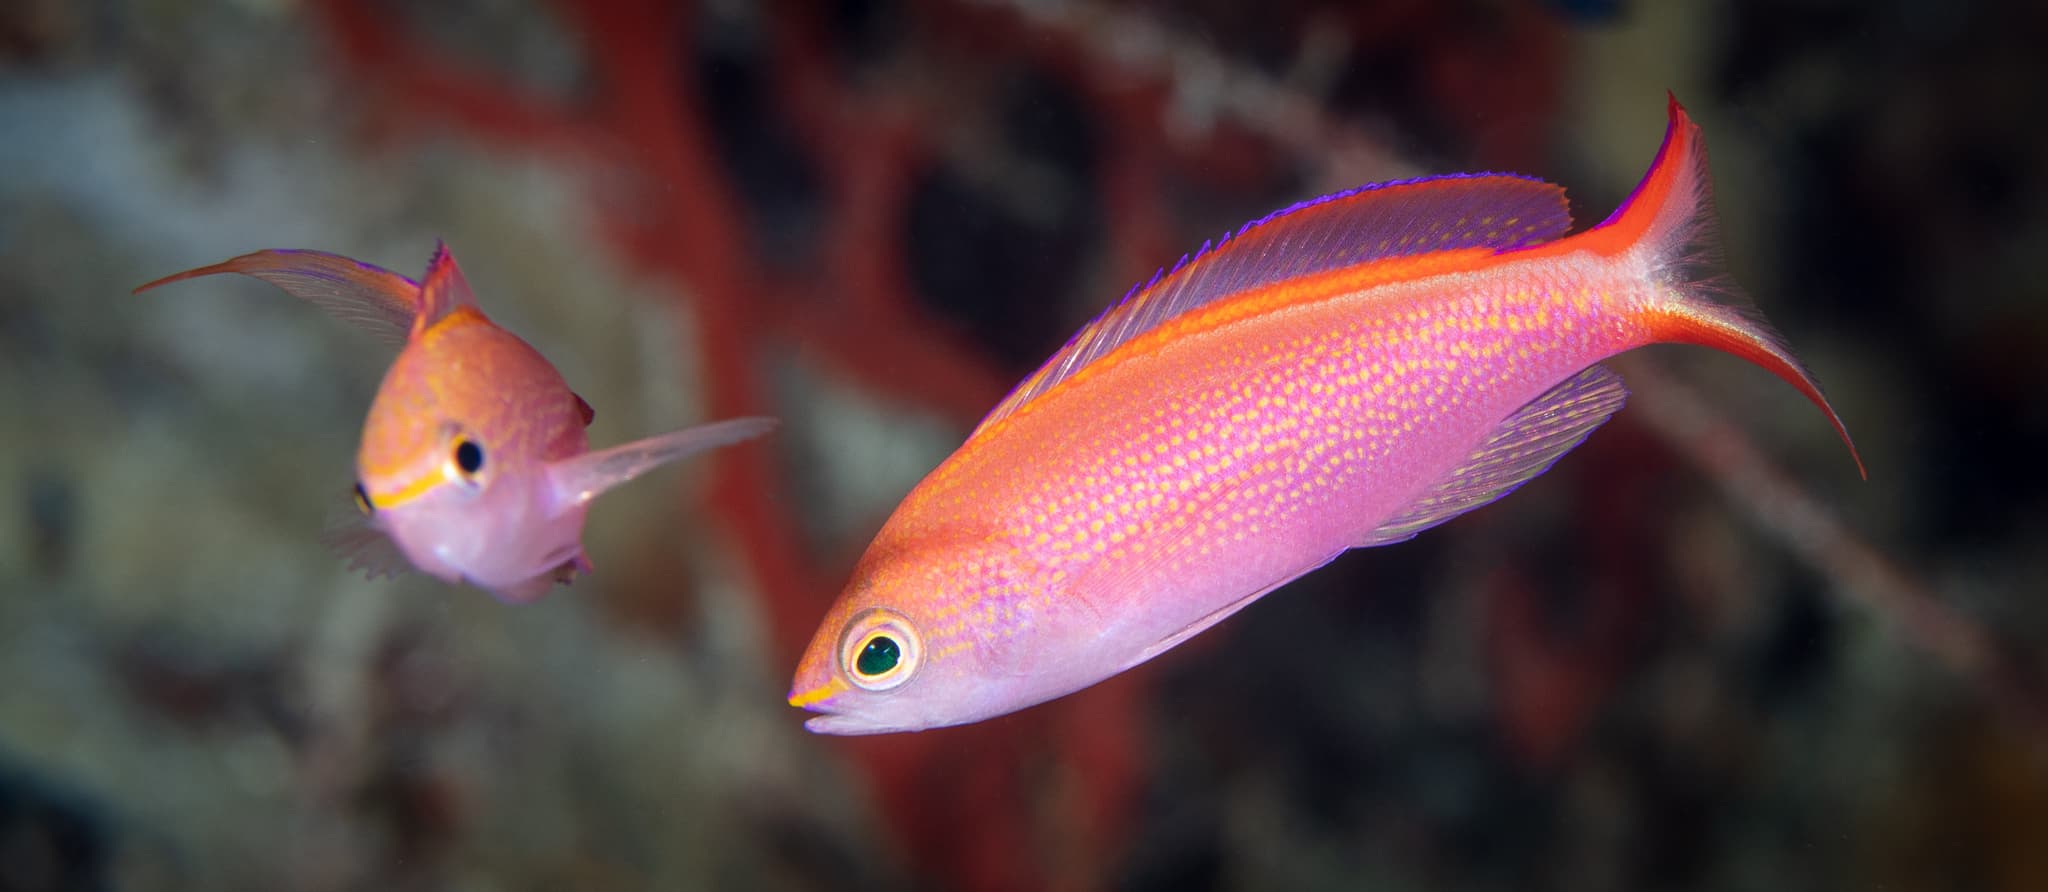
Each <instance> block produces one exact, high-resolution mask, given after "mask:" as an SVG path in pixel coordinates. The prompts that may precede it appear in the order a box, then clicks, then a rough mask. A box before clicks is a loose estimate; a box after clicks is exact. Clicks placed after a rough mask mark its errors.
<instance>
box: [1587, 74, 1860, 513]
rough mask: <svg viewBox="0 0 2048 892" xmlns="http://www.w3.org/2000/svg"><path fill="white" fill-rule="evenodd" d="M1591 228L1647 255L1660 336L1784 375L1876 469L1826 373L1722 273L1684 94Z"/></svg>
mask: <svg viewBox="0 0 2048 892" xmlns="http://www.w3.org/2000/svg"><path fill="white" fill-rule="evenodd" d="M1585 235H1586V237H1587V238H1586V242H1587V243H1588V244H1589V246H1590V247H1592V248H1593V249H1595V250H1598V251H1600V252H1602V253H1606V254H1610V255H1619V256H1624V257H1626V258H1627V259H1628V260H1629V261H1632V262H1637V263H1642V264H1645V265H1646V266H1647V267H1648V270H1649V276H1650V278H1651V280H1653V281H1656V282H1659V283H1661V284H1662V285H1663V286H1664V287H1662V288H1659V289H1657V291H1658V293H1659V294H1660V296H1661V300H1659V301H1657V302H1656V303H1654V304H1653V305H1652V306H1650V307H1648V308H1647V309H1646V311H1645V314H1646V318H1645V319H1644V321H1645V322H1646V323H1647V325H1648V327H1649V330H1650V334H1651V337H1652V340H1654V341H1659V342H1677V343H1688V344H1698V345H1700V346H1704V347H1712V348H1714V349H1716V350H1720V351H1722V352H1725V353H1730V354H1733V355H1735V356H1739V357H1741V358H1743V359H1746V360H1748V361H1750V362H1752V363H1755V364H1756V365H1758V366H1761V367H1763V368H1764V369H1766V370H1768V371H1769V372H1771V373H1772V374H1774V375H1777V376H1778V377H1779V378H1782V379H1784V381H1785V382H1786V383H1788V384H1790V385H1792V386H1793V387H1794V388H1797V389H1798V390H1799V392H1800V393H1803V394H1805V395H1806V398H1807V399H1809V400H1811V401H1812V402H1813V404H1814V405H1815V406H1817V407H1819V408H1820V410H1821V412H1822V413H1824V414H1826V415H1827V419H1828V422H1829V423H1831V424H1833V425H1834V428H1835V433H1836V434H1838V435H1839V436H1840V437H1841V438H1842V443H1843V444H1844V445H1846V446H1848V448H1849V455H1850V457H1851V458H1852V459H1854V460H1855V462H1856V471H1857V473H1858V474H1861V475H1863V476H1864V477H1865V478H1866V479H1867V478H1868V476H1869V475H1868V473H1867V472H1866V471H1865V470H1864V466H1863V457H1862V455H1861V454H1859V453H1858V452H1857V450H1856V443H1855V441H1853V440H1851V439H1850V437H1849V429H1848V427H1847V426H1846V425H1844V424H1843V423H1842V419H1841V416H1839V415H1837V414H1836V413H1835V409H1834V407H1833V406H1832V405H1830V404H1829V403H1828V399H1827V395H1826V394H1825V393H1823V392H1822V390H1821V387H1820V382H1818V381H1816V380H1814V377H1813V375H1812V373H1810V372H1808V371H1807V370H1806V367H1805V365H1803V364H1802V363H1800V361H1799V359H1798V358H1797V357H1796V356H1794V355H1793V354H1792V350H1791V348H1789V347H1787V346H1786V344H1785V340H1784V338H1783V337H1782V336H1780V335H1779V334H1778V333H1777V331H1776V330H1775V329H1774V328H1772V326H1771V324H1770V323H1769V322H1768V321H1767V320H1765V319H1764V316H1763V314H1762V313H1761V312H1760V311H1758V310H1757V308H1756V305H1755V304H1754V303H1753V302H1751V301H1750V300H1749V298H1748V297H1747V296H1746V295H1745V294H1743V292H1742V290H1741V289H1740V288H1739V287H1738V286H1736V284H1735V283H1734V282H1733V281H1732V280H1730V279H1729V278H1727V276H1726V275H1725V274H1724V273H1723V266H1722V263H1721V243H1720V235H1719V232H1718V228H1717V225H1716V220H1715V216H1714V208H1713V184H1712V180H1711V179H1710V177H1709V175H1708V171H1707V154H1706V147H1705V146H1704V145H1702V144H1701V141H1700V128H1699V125H1698V124H1695V123H1693V121H1692V118H1691V117H1690V116H1688V115H1687V114H1686V113H1685V108H1684V107H1683V106H1680V105H1679V104H1678V99H1677V97H1675V96H1674V97H1672V98H1671V100H1670V122H1669V124H1668V126H1667V128H1666V129H1665V132H1664V144H1663V145H1662V146H1661V147H1660V148H1659V149H1658V150H1657V158H1656V160H1655V161H1654V162H1652V163H1651V165H1650V170H1649V172H1648V173H1646V174H1644V175H1643V181H1642V182H1641V183H1640V184H1638V185H1637V186H1636V189H1635V192H1633V193H1632V194H1630V195H1629V197H1628V200H1627V201H1624V202H1623V203H1622V205H1621V207H1619V208H1617V209H1616V210H1615V212H1614V214H1613V215H1611V216H1609V217H1608V218H1607V220H1605V221H1604V222H1602V223H1601V224H1600V225H1599V226H1597V227H1595V228H1594V229H1592V230H1590V231H1588V232H1587V233H1586V234H1585Z"/></svg>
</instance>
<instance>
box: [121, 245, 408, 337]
mask: <svg viewBox="0 0 2048 892" xmlns="http://www.w3.org/2000/svg"><path fill="white" fill-rule="evenodd" d="M216 273H240V274H242V275H245V276H249V277H251V278H255V279H262V280H263V281H265V282H269V283H270V284H272V285H276V286H277V287H279V288H282V289H284V291H285V293H286V294H290V295H291V296H293V297H296V298H298V299H300V300H303V301H305V302H307V303H309V304H312V305H314V306H316V307H319V308H320V309H321V310H322V311H323V312H325V313H327V315H329V316H333V317H334V318H336V319H339V320H341V321H343V322H346V323H348V324H350V325H353V326H356V327H357V328H360V329H362V330H364V331H367V332H369V333H370V334H372V335H375V336H376V338H377V339H378V340H380V341H383V342H385V343H388V344H403V343H405V335H406V332H408V331H410V330H411V329H412V320H413V316H414V315H415V310H414V307H415V304H414V301H415V299H417V298H418V296H419V292H420V286H419V283H417V282H414V281H413V280H411V279H408V278H406V277H404V276H401V275H399V274H397V273H394V272H392V271H390V270H388V269H384V268H382V267H378V266H372V265H370V264H367V263H363V262H361V261H358V260H351V259H349V258H347V257H343V256H341V255H339V254H329V253H327V252H325V251H305V250H295V249H290V248H280V249H275V250H269V251H256V252H254V253H250V254H244V255H242V256H240V257H236V258H233V259H230V260H223V261H221V262H219V263H216V264H214V265H212V266H202V267H199V268H198V269H190V270H186V271H184V272H182V273H177V274H175V275H169V276H165V277H163V278H161V279H158V280H156V281H154V282H150V283H149V284H147V285H142V286H139V287H137V288H136V289H135V292H136V293H137V294H140V293H142V292H144V291H148V290H149V289H151V288H155V287H158V286H160V285H168V284H170V283H172V282H178V281H183V280H185V279H195V278H198V277H200V276H210V275H214V274H216Z"/></svg>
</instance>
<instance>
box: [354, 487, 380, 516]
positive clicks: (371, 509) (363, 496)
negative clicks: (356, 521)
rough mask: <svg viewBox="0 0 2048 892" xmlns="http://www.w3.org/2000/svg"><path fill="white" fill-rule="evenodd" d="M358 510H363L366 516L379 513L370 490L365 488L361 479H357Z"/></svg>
mask: <svg viewBox="0 0 2048 892" xmlns="http://www.w3.org/2000/svg"><path fill="white" fill-rule="evenodd" d="M356 510H357V511H361V512H363V516H364V517H368V516H370V515H372V514H375V513H377V506H376V504H374V503H372V502H371V501H370V491H369V490H367V489H364V488H363V481H361V480H358V481H356Z"/></svg>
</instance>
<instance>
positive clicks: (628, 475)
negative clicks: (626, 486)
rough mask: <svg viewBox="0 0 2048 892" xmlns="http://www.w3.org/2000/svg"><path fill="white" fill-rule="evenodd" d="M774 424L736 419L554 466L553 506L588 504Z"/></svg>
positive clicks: (550, 472)
mask: <svg viewBox="0 0 2048 892" xmlns="http://www.w3.org/2000/svg"><path fill="white" fill-rule="evenodd" d="M775 425H776V421H775V419H773V418H735V419H732V420H729V421H719V422H714V423H712V424H702V425H698V426H696V427H692V428H686V429H684V430H679V431H675V432H673V433H667V434H662V435H660V436H657V437H648V438H647V439H644V440H635V441H633V442H631V443H626V444H624V445H620V446H613V447H612V448H610V449H603V450H599V451H597V452H589V453H585V454H583V455H579V456H577V457H575V458H571V459H567V460H564V461H560V462H556V463H554V464H553V465H550V466H548V476H549V478H550V480H551V481H552V483H553V484H554V489H555V505H556V506H557V507H558V509H560V508H569V507H574V506H577V505H583V504H587V503H589V501H590V500H591V499H594V498H597V497H598V496H599V495H602V494H603V493H604V492H605V491H606V490H608V489H611V488H612V487H615V486H618V485H619V484H621V483H624V482H626V481H628V480H631V479H633V478H635V477H638V476H640V475H641V474H645V473H647V472H648V471H651V470H654V469H655V468H658V467H661V466H662V465H665V464H668V463H670V462H673V461H679V460H681V459H685V458H688V457H690V456H692V455H695V454H697V453H699V452H704V451H706V450H710V449H716V448H718V447H720V446H729V445H731V444H733V443H738V442H740V441H741V440H749V439H752V438H754V437H758V436H760V435H762V434H765V433H767V432H768V431H769V430H770V429H772V428H774V427H775Z"/></svg>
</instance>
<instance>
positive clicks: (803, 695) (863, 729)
mask: <svg viewBox="0 0 2048 892" xmlns="http://www.w3.org/2000/svg"><path fill="white" fill-rule="evenodd" d="M846 690H847V688H846V685H845V684H844V683H843V682H840V681H838V680H837V679H834V680H832V681H828V682H826V683H825V684H822V685H818V686H817V687H814V688H810V689H808V690H801V691H792V692H791V693H790V695H789V705H791V706H795V707H797V708H799V709H803V710H806V711H809V712H814V713H817V715H814V716H811V717H810V718H808V719H805V720H804V730H806V731H809V732H811V733H813V734H836V735H848V736H850V735H859V734H886V733H888V732H890V731H897V730H901V729H899V728H897V727H895V726H892V725H883V724H877V723H876V722H875V721H874V720H872V719H870V718H867V717H866V716H862V715H858V714H855V713H845V712H840V711H838V710H836V709H834V708H833V707H832V703H831V701H832V698H834V697H836V696H838V695H839V694H841V693H844V692H845V691H846Z"/></svg>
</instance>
